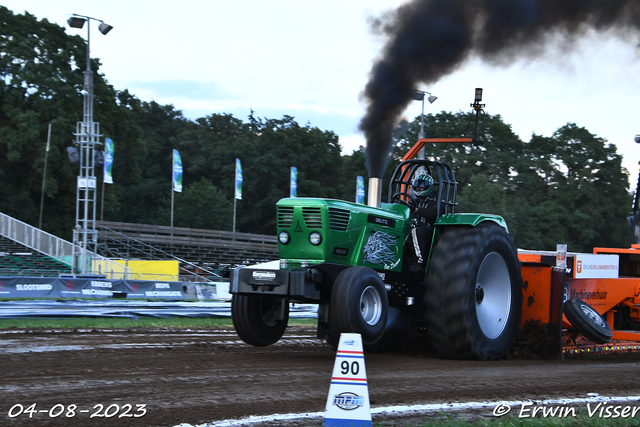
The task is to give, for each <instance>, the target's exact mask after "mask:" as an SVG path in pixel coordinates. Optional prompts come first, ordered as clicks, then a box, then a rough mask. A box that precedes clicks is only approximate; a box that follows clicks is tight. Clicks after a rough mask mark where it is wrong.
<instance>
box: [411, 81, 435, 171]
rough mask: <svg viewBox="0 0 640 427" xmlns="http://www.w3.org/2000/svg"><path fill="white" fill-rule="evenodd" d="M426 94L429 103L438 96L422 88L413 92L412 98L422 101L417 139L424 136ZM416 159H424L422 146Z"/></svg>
mask: <svg viewBox="0 0 640 427" xmlns="http://www.w3.org/2000/svg"><path fill="white" fill-rule="evenodd" d="M426 94H429V98H427V100H428V101H429V103H430V104H433V103H434V102H435V100H436V99H438V97H437V96H433V95H432V94H431V92H426V91H424V90H416V91H415V92H414V93H413V99H414V100H415V101H422V113H421V114H420V132H418V140H421V139H424V138H425V134H424V96H425V95H426ZM418 159H420V160H424V147H422V149H421V150H420V151H419V152H418Z"/></svg>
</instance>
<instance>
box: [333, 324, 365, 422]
mask: <svg viewBox="0 0 640 427" xmlns="http://www.w3.org/2000/svg"><path fill="white" fill-rule="evenodd" d="M323 425H324V426H325V427H371V407H370V405H369V388H368V387H367V371H366V369H365V368H364V353H363V351H362V337H361V336H360V334H341V335H340V341H339V343H338V352H337V353H336V362H335V364H334V365H333V375H332V376H331V387H329V397H328V398H327V406H326V409H325V411H324V423H323Z"/></svg>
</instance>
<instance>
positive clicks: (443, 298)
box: [425, 222, 522, 360]
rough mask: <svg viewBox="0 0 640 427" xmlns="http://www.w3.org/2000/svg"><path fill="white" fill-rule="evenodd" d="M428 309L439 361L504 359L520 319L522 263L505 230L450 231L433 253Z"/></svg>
mask: <svg viewBox="0 0 640 427" xmlns="http://www.w3.org/2000/svg"><path fill="white" fill-rule="evenodd" d="M425 306H426V315H425V317H426V320H427V323H428V325H429V327H428V328H429V329H428V331H429V337H430V339H431V341H432V344H433V345H434V347H435V348H436V349H437V351H438V354H439V355H440V357H444V358H450V359H480V360H497V359H501V358H503V357H504V356H505V355H506V354H507V353H508V352H509V350H510V349H511V346H512V345H513V343H514V341H515V338H516V335H517V334H518V331H519V323H520V318H521V315H522V276H521V274H520V262H519V261H518V254H517V249H516V247H515V245H514V243H513V239H512V238H511V236H510V235H509V234H508V233H507V231H506V230H505V229H504V228H503V227H500V226H499V225H497V224H495V223H493V222H486V223H482V224H480V225H478V226H476V227H473V228H470V227H459V228H458V227H451V228H449V229H447V230H446V231H445V232H444V233H443V234H442V235H441V236H440V239H439V240H438V243H437V245H436V246H435V248H434V249H433V255H432V256H431V261H430V263H429V270H428V273H427V277H426V292H425Z"/></svg>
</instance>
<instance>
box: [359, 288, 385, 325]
mask: <svg viewBox="0 0 640 427" xmlns="http://www.w3.org/2000/svg"><path fill="white" fill-rule="evenodd" d="M360 315H361V316H362V319H363V320H364V321H365V322H366V323H367V324H368V325H375V324H377V323H378V322H379V321H380V318H381V317H382V298H381V297H380V294H379V293H378V290H377V289H376V288H375V287H373V286H367V287H366V288H365V290H364V291H363V292H362V295H360Z"/></svg>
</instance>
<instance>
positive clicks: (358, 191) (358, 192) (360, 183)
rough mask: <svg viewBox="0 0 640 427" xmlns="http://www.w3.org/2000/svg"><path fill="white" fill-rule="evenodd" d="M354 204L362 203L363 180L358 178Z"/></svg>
mask: <svg viewBox="0 0 640 427" xmlns="http://www.w3.org/2000/svg"><path fill="white" fill-rule="evenodd" d="M356 203H360V204H362V203H364V179H362V177H361V176H358V180H357V184H356Z"/></svg>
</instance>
